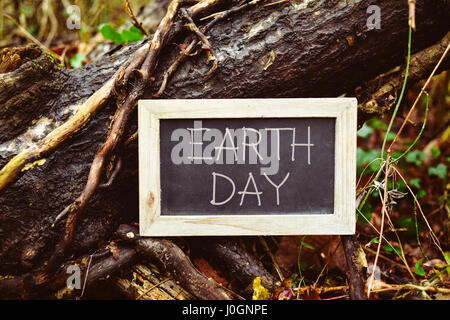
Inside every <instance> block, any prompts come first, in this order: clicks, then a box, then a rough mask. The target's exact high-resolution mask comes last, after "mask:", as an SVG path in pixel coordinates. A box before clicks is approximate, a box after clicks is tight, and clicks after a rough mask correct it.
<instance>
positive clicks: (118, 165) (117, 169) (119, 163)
mask: <svg viewBox="0 0 450 320" xmlns="http://www.w3.org/2000/svg"><path fill="white" fill-rule="evenodd" d="M121 168H122V157H121V156H120V155H119V156H118V158H117V163H116V166H115V167H114V170H113V172H112V173H111V176H110V177H109V179H108V181H107V182H105V183H102V184H100V185H99V186H98V188H99V189H105V188H109V187H110V186H111V185H112V184H113V182H114V180H115V178H116V177H117V175H118V174H119V172H120V169H121Z"/></svg>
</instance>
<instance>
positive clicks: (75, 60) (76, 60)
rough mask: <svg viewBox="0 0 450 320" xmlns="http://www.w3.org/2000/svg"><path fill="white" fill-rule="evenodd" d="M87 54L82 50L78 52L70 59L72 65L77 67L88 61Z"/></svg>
mask: <svg viewBox="0 0 450 320" xmlns="http://www.w3.org/2000/svg"><path fill="white" fill-rule="evenodd" d="M86 59H87V58H86V56H85V55H84V54H82V53H81V52H78V53H77V54H76V55H74V56H73V57H72V59H70V65H71V67H72V68H74V69H77V68H81V67H82V66H83V62H84V61H86Z"/></svg>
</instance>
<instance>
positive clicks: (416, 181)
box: [409, 178, 422, 189]
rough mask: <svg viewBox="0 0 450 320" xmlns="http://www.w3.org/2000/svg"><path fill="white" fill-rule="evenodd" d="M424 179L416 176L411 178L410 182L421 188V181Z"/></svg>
mask: <svg viewBox="0 0 450 320" xmlns="http://www.w3.org/2000/svg"><path fill="white" fill-rule="evenodd" d="M421 181H422V179H420V178H414V179H411V180H409V184H410V185H411V186H413V187H415V188H417V189H420V182H421Z"/></svg>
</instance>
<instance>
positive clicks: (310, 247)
mask: <svg viewBox="0 0 450 320" xmlns="http://www.w3.org/2000/svg"><path fill="white" fill-rule="evenodd" d="M301 245H302V246H303V247H305V248H308V249H310V250H316V248H314V247H313V246H312V245H310V244H309V243H307V242H306V241H304V240H302V241H301Z"/></svg>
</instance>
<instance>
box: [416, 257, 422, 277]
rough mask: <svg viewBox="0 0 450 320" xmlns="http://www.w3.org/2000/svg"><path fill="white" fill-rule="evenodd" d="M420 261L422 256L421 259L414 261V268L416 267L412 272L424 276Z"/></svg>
mask: <svg viewBox="0 0 450 320" xmlns="http://www.w3.org/2000/svg"><path fill="white" fill-rule="evenodd" d="M422 261H423V258H422V259H419V260H418V261H417V262H416V264H415V265H414V269H416V270H415V271H414V272H415V273H416V274H417V275H419V276H421V277H424V276H425V270H424V269H423V267H422Z"/></svg>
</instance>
